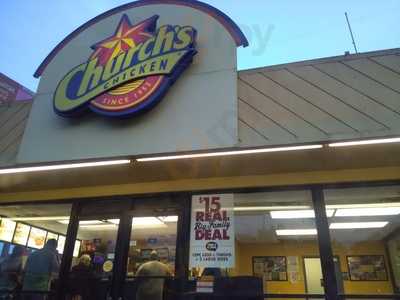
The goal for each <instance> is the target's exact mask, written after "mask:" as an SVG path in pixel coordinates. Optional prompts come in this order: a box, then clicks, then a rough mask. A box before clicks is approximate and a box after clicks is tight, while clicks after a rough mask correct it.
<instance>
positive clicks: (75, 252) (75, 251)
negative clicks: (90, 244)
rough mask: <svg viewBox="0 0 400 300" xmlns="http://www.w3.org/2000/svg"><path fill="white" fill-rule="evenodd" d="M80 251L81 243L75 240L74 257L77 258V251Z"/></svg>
mask: <svg viewBox="0 0 400 300" xmlns="http://www.w3.org/2000/svg"><path fill="white" fill-rule="evenodd" d="M80 250H81V241H78V240H76V242H75V245H74V254H73V256H74V257H78V256H79V251H80Z"/></svg>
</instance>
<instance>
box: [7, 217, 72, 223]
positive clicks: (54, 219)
mask: <svg viewBox="0 0 400 300" xmlns="http://www.w3.org/2000/svg"><path fill="white" fill-rule="evenodd" d="M10 219H12V220H14V221H59V220H64V221H67V224H68V222H69V216H51V217H16V218H13V217H10Z"/></svg>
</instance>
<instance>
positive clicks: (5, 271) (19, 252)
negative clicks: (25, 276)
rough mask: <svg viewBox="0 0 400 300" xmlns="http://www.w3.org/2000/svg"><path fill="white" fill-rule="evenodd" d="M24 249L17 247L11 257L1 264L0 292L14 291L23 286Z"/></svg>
mask: <svg viewBox="0 0 400 300" xmlns="http://www.w3.org/2000/svg"><path fill="white" fill-rule="evenodd" d="M23 254H24V248H23V247H21V246H15V247H14V249H13V252H12V254H11V255H10V256H8V257H7V258H6V259H4V260H3V261H2V262H1V263H0V290H7V291H10V292H12V291H14V290H15V289H16V288H17V287H18V286H19V285H20V284H21V275H22V256H23Z"/></svg>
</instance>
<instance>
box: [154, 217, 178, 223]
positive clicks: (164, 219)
mask: <svg viewBox="0 0 400 300" xmlns="http://www.w3.org/2000/svg"><path fill="white" fill-rule="evenodd" d="M158 219H160V220H161V221H162V222H164V223H176V222H178V216H166V217H158Z"/></svg>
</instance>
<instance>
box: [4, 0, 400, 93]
mask: <svg viewBox="0 0 400 300" xmlns="http://www.w3.org/2000/svg"><path fill="white" fill-rule="evenodd" d="M128 2H131V1H128V0H56V1H54V0H40V1H39V0H12V1H6V0H4V1H1V4H0V28H1V33H2V34H1V36H2V38H1V55H0V72H2V73H5V74H6V75H8V76H10V77H11V78H13V79H15V80H17V81H19V82H20V83H22V84H24V85H25V86H26V87H28V88H30V89H32V90H36V87H37V83H38V80H37V79H35V78H33V75H32V74H33V73H34V71H35V70H36V68H37V67H38V66H39V64H40V63H41V61H42V60H43V59H44V58H45V57H46V56H47V54H48V53H49V52H50V51H51V50H52V49H53V47H54V46H56V45H57V44H58V42H60V41H61V40H62V39H63V38H64V37H65V36H66V35H68V34H69V33H70V32H71V31H73V30H74V29H75V28H76V27H78V26H80V25H81V24H83V23H84V22H86V21H88V20H90V19H91V18H93V17H95V16H96V15H98V14H100V13H102V12H104V11H107V10H109V9H111V8H114V7H116V6H119V5H121V4H124V3H128ZM204 2H207V3H209V4H211V5H213V6H215V7H217V8H219V9H221V10H222V11H224V12H225V13H227V14H228V15H229V16H231V18H232V19H233V20H234V21H236V22H237V23H238V25H239V26H240V27H241V28H242V30H243V31H244V32H245V33H246V34H247V36H248V39H249V41H250V44H251V46H250V47H248V48H245V49H239V55H238V64H239V69H248V68H253V67H261V66H267V65H275V64H281V63H287V62H293V61H300V60H306V59H313V58H319V57H327V56H335V55H341V54H343V53H344V52H345V51H347V50H349V51H351V52H353V51H354V50H353V47H352V44H351V39H350V35H349V32H348V29H347V24H346V20H345V17H344V12H345V11H347V12H348V13H349V16H350V20H351V23H352V27H353V31H354V34H355V38H356V42H357V46H358V49H359V51H360V52H366V51H373V50H380V49H388V48H397V47H400V28H399V20H400V1H398V0H385V1H376V0H352V1H349V0H335V1H317V0H307V1H294V0H251V1H250V0H247V1H243V0H205V1H204Z"/></svg>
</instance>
